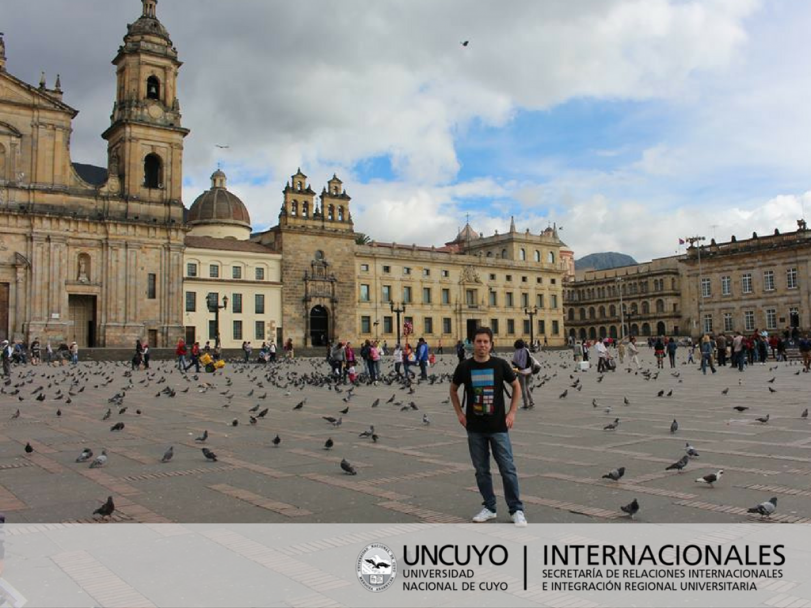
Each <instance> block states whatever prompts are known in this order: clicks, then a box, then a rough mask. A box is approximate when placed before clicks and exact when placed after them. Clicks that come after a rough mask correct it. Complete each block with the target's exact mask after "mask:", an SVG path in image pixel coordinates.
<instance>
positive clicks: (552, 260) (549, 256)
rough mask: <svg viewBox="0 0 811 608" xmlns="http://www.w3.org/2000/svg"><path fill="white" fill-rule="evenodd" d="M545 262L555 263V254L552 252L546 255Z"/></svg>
mask: <svg viewBox="0 0 811 608" xmlns="http://www.w3.org/2000/svg"><path fill="white" fill-rule="evenodd" d="M546 261H547V262H549V263H550V264H554V263H555V252H554V251H550V252H549V253H547V254H546Z"/></svg>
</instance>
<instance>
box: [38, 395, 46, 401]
mask: <svg viewBox="0 0 811 608" xmlns="http://www.w3.org/2000/svg"><path fill="white" fill-rule="evenodd" d="M37 401H45V393H40V394H39V395H37Z"/></svg>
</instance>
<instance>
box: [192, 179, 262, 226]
mask: <svg viewBox="0 0 811 608" xmlns="http://www.w3.org/2000/svg"><path fill="white" fill-rule="evenodd" d="M225 181H226V177H225V173H223V172H222V171H221V170H219V169H217V170H216V171H215V172H214V173H212V175H211V189H210V190H207V191H205V192H203V193H202V194H201V195H200V196H198V197H197V199H196V200H195V201H194V203H192V206H191V209H189V215H188V218H187V222H188V224H189V225H190V226H193V227H195V226H223V227H229V226H230V227H233V228H237V229H238V230H239V232H240V233H241V232H242V231H243V230H247V234H248V235H249V234H250V231H251V216H250V215H249V214H248V210H247V209H246V208H245V204H244V203H243V202H242V201H241V200H239V197H238V196H236V195H235V194H233V193H231V192H229V191H228V189H227V188H226V187H225Z"/></svg>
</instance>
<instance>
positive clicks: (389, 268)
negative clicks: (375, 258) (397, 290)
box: [383, 266, 391, 274]
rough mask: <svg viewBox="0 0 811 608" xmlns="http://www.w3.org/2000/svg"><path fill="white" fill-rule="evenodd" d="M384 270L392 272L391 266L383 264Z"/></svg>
mask: <svg viewBox="0 0 811 608" xmlns="http://www.w3.org/2000/svg"><path fill="white" fill-rule="evenodd" d="M383 272H385V273H387V274H388V273H390V272H391V266H383Z"/></svg>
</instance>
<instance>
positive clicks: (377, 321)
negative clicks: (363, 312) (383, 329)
mask: <svg viewBox="0 0 811 608" xmlns="http://www.w3.org/2000/svg"><path fill="white" fill-rule="evenodd" d="M379 325H380V319H375V322H374V326H375V342H377V341H378V340H379V339H380V337H379V336H378V333H377V328H378V326H379Z"/></svg>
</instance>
